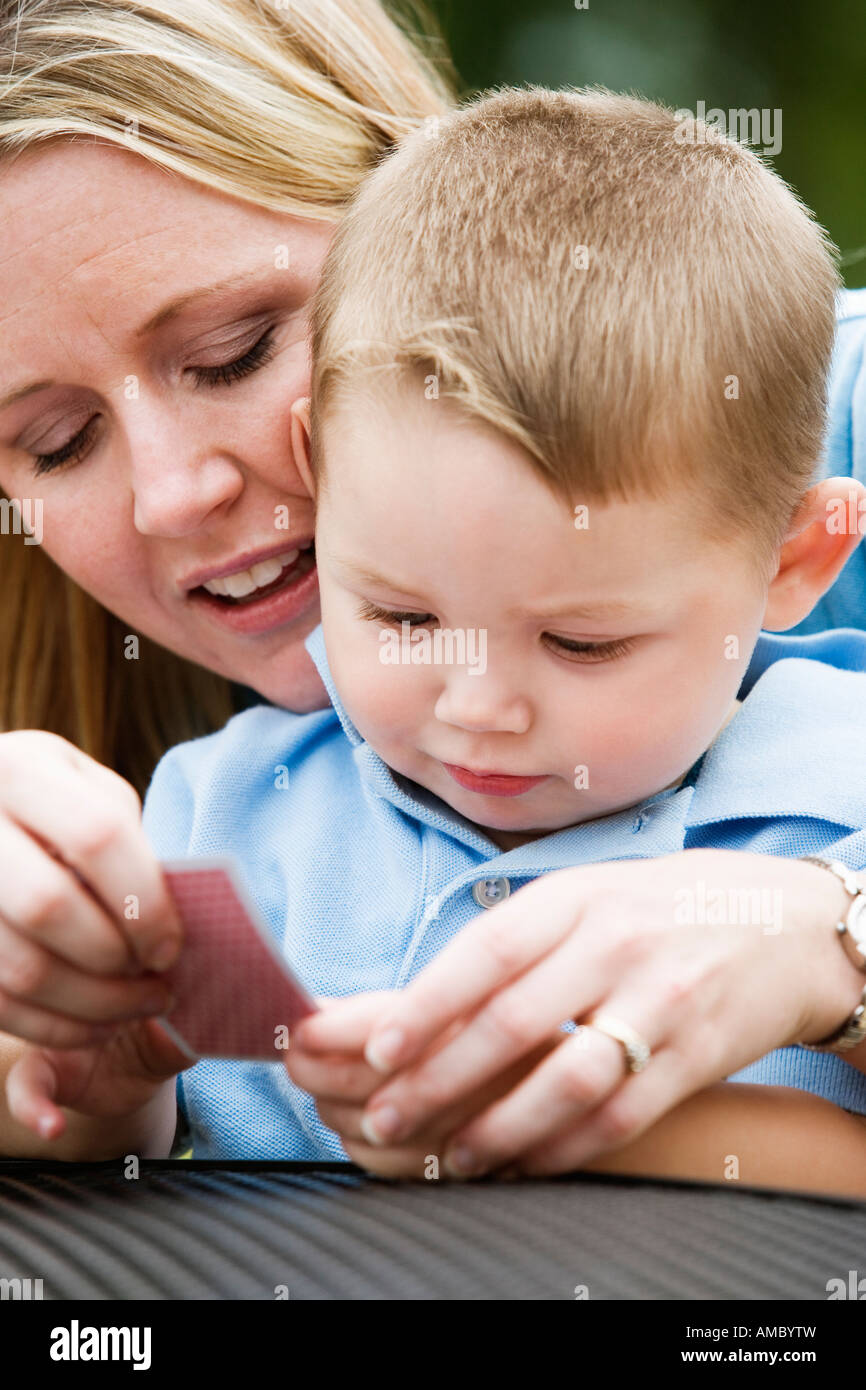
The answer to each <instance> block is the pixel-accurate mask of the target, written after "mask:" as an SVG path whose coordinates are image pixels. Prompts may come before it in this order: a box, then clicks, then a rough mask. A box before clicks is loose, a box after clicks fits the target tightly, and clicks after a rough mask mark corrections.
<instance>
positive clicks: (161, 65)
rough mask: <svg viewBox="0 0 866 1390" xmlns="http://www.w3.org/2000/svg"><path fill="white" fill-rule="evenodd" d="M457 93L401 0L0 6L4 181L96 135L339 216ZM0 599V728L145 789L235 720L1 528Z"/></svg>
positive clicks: (197, 678) (172, 661)
mask: <svg viewBox="0 0 866 1390" xmlns="http://www.w3.org/2000/svg"><path fill="white" fill-rule="evenodd" d="M392 12H393V13H392ZM395 16H397V17H402V18H403V19H404V20H405V21H406V22H405V23H404V24H400V23H398V22H397V20H396V18H395ZM410 30H411V32H410ZM453 100H454V98H453V87H452V80H451V74H450V69H449V66H448V63H447V60H446V59H445V58H444V49H443V47H442V45H441V41H440V40H439V38H438V36H437V35H436V32H435V27H434V26H433V25H432V23H431V22H430V20H429V17H426V16H425V14H424V11H423V7H422V6H421V5H418V4H415V3H414V0H405V3H391V4H389V5H387V7H386V6H385V5H384V4H382V3H380V0H290V3H281V2H280V0H135V3H130V0H0V174H2V172H3V169H4V168H5V167H8V165H9V164H10V163H11V162H13V161H14V159H15V157H16V156H17V155H19V154H23V153H24V152H25V151H28V150H30V149H32V148H34V147H37V146H39V145H41V144H42V143H44V142H46V141H55V142H56V141H63V140H68V139H73V140H74V139H87V138H94V137H95V138H96V139H97V140H101V141H103V142H109V143H113V144H117V145H121V146H123V147H125V148H126V149H129V150H132V151H134V152H135V153H137V154H139V155H140V156H141V157H142V158H143V159H147V160H149V161H151V162H153V163H155V164H157V165H160V166H161V167H162V168H164V169H169V170H172V171H173V172H174V173H176V174H178V175H181V176H182V177H184V178H187V179H190V180H192V181H193V182H194V183H196V184H198V185H201V186H204V187H207V188H212V189H215V190H218V191H219V192H220V193H228V194H231V195H233V196H234V197H236V198H240V199H242V200H245V201H247V202H249V203H250V204H252V205H254V206H257V207H264V208H273V209H276V210H278V211H282V212H285V213H286V214H287V215H295V216H299V217H308V218H317V219H319V220H326V221H337V220H338V219H339V218H340V216H341V215H342V213H343V209H344V207H345V205H346V204H347V202H348V201H349V199H350V197H351V196H352V194H353V193H354V192H355V190H356V188H357V187H358V184H359V183H360V182H361V180H362V179H363V178H364V176H365V175H366V174H367V172H368V171H369V170H370V169H372V168H373V167H374V166H375V164H376V163H377V162H378V160H379V159H380V158H381V157H382V155H383V154H384V153H386V152H387V151H388V150H389V149H390V148H391V147H392V145H393V144H394V142H395V141H397V140H399V139H400V138H402V137H403V136H405V135H407V134H408V133H409V132H410V131H412V130H414V129H415V128H416V127H417V126H419V125H420V124H421V123H422V122H423V121H424V120H426V119H427V118H428V117H436V116H437V115H438V114H441V113H443V112H445V111H447V110H448V109H449V107H450V106H451V105H452V103H453ZM21 216H22V218H26V216H27V209H26V208H22V209H21ZM58 235H62V229H59V231H58ZM0 591H2V602H0V730H8V729H15V728H22V727H24V728H41V729H47V730H50V731H51V732H53V733H57V734H61V735H63V736H65V737H66V738H68V739H70V740H71V741H72V742H74V743H76V744H77V745H78V746H79V747H80V748H82V749H84V751H85V752H87V753H90V754H92V755H93V756H94V757H97V758H99V759H100V760H101V761H103V762H105V763H107V764H108V765H109V766H111V767H114V768H115V769H116V770H117V771H118V772H121V773H123V774H124V775H125V776H127V777H128V778H129V779H130V780H132V781H133V782H134V783H135V785H136V786H138V787H139V788H140V789H143V788H144V787H145V786H146V785H147V782H148V780H149V777H150V773H151V770H152V768H153V766H154V763H155V762H156V761H157V759H158V758H159V757H160V756H161V754H162V753H163V752H164V751H165V749H166V748H167V747H169V746H170V745H171V744H173V743H177V742H179V741H180V740H182V739H187V738H191V737H193V736H194V735H196V734H198V733H205V732H208V731H209V730H211V729H214V728H218V727H219V726H220V725H221V724H223V723H224V722H225V720H226V719H227V718H228V716H229V715H230V714H231V712H232V704H231V700H230V692H229V686H228V682H227V681H225V680H224V679H223V678H222V677H220V676H216V675H214V674H213V673H212V672H210V671H205V670H203V669H202V668H201V667H198V666H193V665H191V664H190V663H189V662H186V661H183V660H182V659H181V658H180V657H177V656H174V655H173V654H172V653H170V652H168V651H165V650H164V649H163V648H161V647H158V646H157V645H156V644H154V643H152V642H148V641H147V640H146V639H145V638H143V637H142V638H141V652H140V659H139V660H137V661H128V660H125V651H126V641H125V637H126V633H127V626H126V625H125V624H124V623H122V622H121V621H120V619H118V618H115V617H114V616H113V615H112V614H111V613H109V612H108V611H107V610H106V609H105V608H103V607H102V606H101V605H100V604H99V603H97V602H96V601H95V600H94V599H92V598H91V597H90V596H89V595H88V594H86V593H85V592H84V591H83V590H82V589H80V588H79V587H78V585H77V584H75V583H74V582H73V581H72V580H71V579H70V578H69V577H68V576H67V575H65V574H64V573H63V572H62V571H61V570H60V569H59V568H58V567H57V566H56V565H55V564H54V563H53V562H52V561H51V560H50V559H49V558H48V556H47V555H46V554H45V553H44V552H43V550H42V548H41V547H40V546H25V544H24V538H23V536H18V537H13V536H4V537H3V538H2V544H0Z"/></svg>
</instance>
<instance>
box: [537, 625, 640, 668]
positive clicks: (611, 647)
mask: <svg viewBox="0 0 866 1390" xmlns="http://www.w3.org/2000/svg"><path fill="white" fill-rule="evenodd" d="M541 640H542V641H543V643H544V645H545V646H546V647H549V648H550V650H551V651H553V652H556V654H557V656H561V657H564V658H565V660H566V661H576V662H580V663H581V664H582V665H584V666H586V665H594V664H597V663H599V662H601V661H615V660H616V658H617V657H618V656H625V655H626V653H627V652H630V651H631V649H632V646H633V641H632V640H630V639H628V638H621V639H620V640H618V641H616V642H575V641H573V640H572V639H571V638H570V637H554V635H553V633H551V632H545V634H544V636H543V637H542V639H541Z"/></svg>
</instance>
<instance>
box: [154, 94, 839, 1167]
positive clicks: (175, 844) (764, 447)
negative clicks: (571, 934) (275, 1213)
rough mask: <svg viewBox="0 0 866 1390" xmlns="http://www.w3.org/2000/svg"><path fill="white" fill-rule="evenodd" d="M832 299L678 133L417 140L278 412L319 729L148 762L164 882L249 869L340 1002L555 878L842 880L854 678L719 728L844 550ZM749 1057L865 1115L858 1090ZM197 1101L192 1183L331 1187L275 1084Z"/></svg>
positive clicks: (545, 109) (481, 126)
mask: <svg viewBox="0 0 866 1390" xmlns="http://www.w3.org/2000/svg"><path fill="white" fill-rule="evenodd" d="M836 288H837V277H836V273H835V270H834V267H833V263H832V260H831V257H830V255H829V253H828V249H827V246H826V244H825V242H824V240H823V237H822V234H821V232H820V230H819V229H818V228H817V226H816V225H815V224H814V222H813V221H812V220H811V219H810V217H809V216H808V214H807V213H806V211H805V210H804V208H803V207H802V206H801V205H800V204H799V203H798V202H797V200H796V199H795V198H794V196H793V195H792V194H791V192H790V191H789V190H788V189H787V188H786V187H785V186H784V185H783V184H782V183H781V181H780V180H778V179H777V178H776V177H775V176H774V175H773V174H772V173H771V172H770V171H769V170H768V169H767V168H765V167H764V166H763V165H762V164H761V162H760V161H759V160H758V159H757V158H756V157H755V156H754V155H752V154H751V153H750V152H748V151H747V150H746V149H744V148H742V147H740V146H737V145H735V144H732V143H728V142H727V141H725V140H724V139H722V138H720V137H718V135H717V134H716V133H715V132H713V131H710V130H707V129H705V128H703V127H701V126H700V125H699V124H698V123H695V125H694V127H693V128H692V129H691V131H690V132H685V134H684V131H683V127H682V124H681V123H678V122H677V121H676V119H675V117H674V116H673V114H672V113H671V112H668V111H667V110H665V109H663V108H661V107H659V106H655V105H653V104H650V103H646V102H641V101H638V100H633V99H631V98H626V97H619V96H615V95H613V94H610V93H605V92H600V91H596V92H585V93H552V92H545V91H540V90H527V91H505V92H501V93H498V94H496V95H493V96H491V97H487V98H485V99H483V100H480V101H478V102H476V103H474V104H472V105H470V106H469V107H467V108H464V109H463V110H462V111H461V112H459V113H457V114H455V115H454V116H452V117H449V118H447V119H446V120H443V121H442V122H441V124H440V125H439V126H438V127H437V128H436V129H430V130H425V131H424V132H420V133H419V134H417V135H416V136H414V137H413V138H412V139H410V140H409V141H408V142H406V144H405V145H404V146H403V147H402V148H401V150H400V151H399V152H398V153H397V154H396V155H395V156H393V157H392V158H391V159H390V160H389V161H387V162H386V163H385V164H384V165H383V166H382V167H381V168H380V169H379V170H377V171H376V173H375V174H374V175H373V176H372V178H371V179H370V181H369V183H368V185H367V186H366V187H365V188H364V189H363V190H362V192H361V195H360V197H359V199H358V200H357V202H356V204H355V206H354V207H353V209H352V210H351V211H350V213H349V214H348V216H347V218H346V220H345V222H344V223H343V225H342V226H341V228H340V229H339V231H338V232H337V234H336V237H335V241H334V244H333V247H332V250H331V253H330V255H329V259H328V263H327V267H326V271H325V277H324V280H323V284H322V289H321V292H320V295H319V297H318V301H317V305H316V312H315V323H314V377H313V395H312V419H311V421H310V435H309V440H308V437H307V433H306V428H305V422H304V415H303V411H298V412H296V421H295V423H296V436H295V447H296V450H297V453H298V456H299V461H300V464H301V466H302V467H303V468H306V469H307V470H308V474H309V482H310V487H311V489H315V492H316V495H317V509H318V523H317V527H318V529H317V537H316V547H317V561H318V566H319V575H320V585H321V597H322V627H321V629H319V630H317V632H316V633H314V634H313V635H312V636H311V638H310V639H309V642H308V649H309V651H310V654H311V656H312V658H313V660H314V661H315V663H316V665H317V667H318V668H319V670H320V672H321V673H322V676H323V679H324V680H325V683H326V685H327V687H328V689H329V692H330V694H331V697H332V700H333V709H331V710H328V711H323V712H318V713H314V714H309V715H299V716H295V715H291V714H287V713H285V712H283V711H280V710H277V709H273V708H264V707H260V708H256V709H253V710H250V711H247V712H245V713H243V714H241V715H238V716H237V717H236V718H235V719H233V720H232V721H231V722H230V723H229V725H228V726H227V727H226V729H224V730H223V731H222V732H221V733H219V734H217V735H214V736H212V737H210V738H206V739H202V740H199V741H197V742H195V743H191V744H188V745H185V746H183V747H181V748H178V749H175V750H173V751H172V752H171V753H169V755H168V756H167V757H166V758H165V759H164V761H163V762H162V764H161V765H160V767H159V769H158V770H157V773H156V776H155V779H154V782H153V785H152V788H151V791H150V793H149V797H148V800H147V804H146V809H145V820H146V826H147V828H148V831H149V834H150V836H151V839H152V842H153V844H154V846H155V848H156V850H157V852H158V853H159V854H160V855H161V856H162V857H166V858H175V857H177V856H179V855H182V854H213V853H220V854H225V853H228V854H232V855H234V856H236V857H237V858H238V859H239V860H240V863H241V866H242V871H243V874H244V877H245V878H246V880H247V882H248V884H249V886H250V888H251V890H252V891H253V892H254V894H255V896H256V899H257V901H258V903H259V905H260V907H261V909H262V911H263V912H264V914H265V916H266V918H267V919H268V921H269V923H270V925H271V927H272V929H273V931H274V933H275V936H276V937H277V938H278V940H279V942H280V945H281V949H282V951H283V952H284V954H285V956H286V959H287V960H288V961H289V962H290V963H291V965H292V967H293V968H294V969H295V970H296V971H297V972H298V973H299V975H300V976H301V978H302V979H303V980H304V982H305V984H306V985H307V987H308V989H309V990H310V991H311V992H312V993H313V994H315V995H319V996H331V997H332V996H340V995H349V994H357V993H361V992H368V991H377V990H386V989H387V990H392V989H398V988H400V987H401V986H403V985H404V984H405V983H406V982H407V981H409V980H410V979H412V978H414V977H415V976H416V975H417V974H418V973H419V972H420V971H421V970H422V969H423V967H424V966H425V965H426V964H427V963H428V962H430V961H431V960H432V959H433V958H434V956H436V955H437V953H438V952H439V951H440V950H441V949H442V947H443V946H445V945H446V943H448V942H449V941H450V940H452V939H453V938H454V936H455V935H456V934H457V933H458V932H459V931H460V930H461V929H462V928H463V927H465V926H466V925H467V924H468V923H469V922H470V921H472V919H473V918H476V917H477V916H478V915H479V912H480V911H482V910H483V909H484V908H486V907H490V906H492V905H493V904H494V903H495V902H496V901H498V900H501V898H502V897H503V896H505V895H506V894H508V893H510V892H512V891H514V890H515V889H517V888H519V887H520V886H521V885H522V884H525V883H527V882H528V881H529V880H531V879H534V878H536V877H538V876H539V875H541V874H545V873H548V872H550V871H552V870H555V869H557V868H561V867H564V866H567V865H574V864H590V863H597V862H600V861H606V860H617V859H623V858H634V857H649V856H653V855H660V854H667V853H670V852H671V851H672V850H674V849H681V848H683V847H687V848H688V847H702V846H713V847H717V848H753V849H757V850H761V851H764V852H767V853H771V854H777V855H790V856H799V855H804V854H807V853H818V852H821V853H824V854H826V855H828V856H832V857H835V858H837V859H842V860H844V861H846V862H847V863H848V864H849V865H850V867H852V868H854V869H861V868H863V867H864V865H866V835H864V830H863V827H864V826H866V753H864V750H863V745H862V711H863V708H864V707H866V675H860V674H851V673H849V672H840V671H836V670H833V669H831V668H828V667H826V666H823V665H822V664H820V663H818V662H809V661H802V660H792V661H782V662H778V663H776V664H775V665H774V666H771V667H770V669H769V670H768V671H767V672H766V673H765V674H763V675H762V676H761V677H760V678H759V679H758V680H757V681H756V682H755V684H754V686H753V687H752V689H751V690H750V692H749V693H748V695H747V696H746V698H745V700H744V701H743V702H742V703H741V702H739V701H738V699H737V694H738V691H739V690H740V687H741V684H742V682H743V677H744V674H745V672H746V669H747V667H748V665H749V659H750V656H751V654H752V651H753V649H754V647H755V644H756V641H757V639H758V635H759V632H760V629H761V628H762V626H767V627H770V628H781V629H784V628H787V627H790V626H791V625H793V624H794V623H796V622H798V621H800V620H801V619H802V618H803V617H804V616H805V614H806V613H807V612H808V611H809V609H810V608H811V607H812V605H813V604H814V603H815V601H816V600H817V598H818V597H819V596H820V594H821V593H822V592H824V590H825V589H826V588H827V587H829V585H830V584H831V583H832V580H833V578H834V576H835V574H836V573H837V572H838V570H839V569H840V568H841V566H842V564H844V562H845V560H846V558H847V556H848V555H849V554H850V553H851V550H852V549H853V547H854V545H856V543H857V537H856V536H852V535H847V534H846V535H844V536H842V535H839V534H837V533H835V532H834V531H833V529H832V528H831V526H830V525H829V523H828V525H827V526H826V527H825V526H823V525H821V524H820V522H821V521H822V519H823V496H824V494H823V493H822V492H820V491H813V492H811V493H810V492H809V484H810V481H811V478H812V475H813V470H814V468H815V464H816V460H817V458H818V455H819V453H820V447H821V438H822V428H823V424H824V381H825V375H826V371H827V365H828V361H829V357H830V352H831V348H832V341H833V328H834V322H833V305H834V294H835V291H836ZM308 446H309V447H308ZM858 496H859V494H858ZM804 499H805V501H804ZM798 508H801V509H803V508H805V509H806V513H807V514H808V517H809V518H810V519H812V520H816V521H818V522H819V524H818V525H812V526H811V527H810V528H807V529H806V530H804V531H803V532H802V536H803V538H804V539H803V540H802V542H801V543H799V544H798V545H795V546H793V547H789V548H788V549H787V550H786V555H787V557H788V558H787V560H786V563H785V564H784V565H781V566H780V550H781V546H782V543H783V541H784V540H785V538H786V537H787V536H788V534H789V532H790V525H791V520H792V517H793V516H794V514H795V513H796V512H797V511H798ZM810 509H811V510H810ZM840 745H841V746H845V747H846V756H845V757H844V758H842V759H838V760H837V762H836V765H835V767H834V776H833V778H832V779H831V778H828V776H827V775H826V766H827V760H828V756H829V752H830V750H833V749H838V748H839V746H840ZM767 925H768V930H769V929H771V928H772V924H771V923H768V924H767ZM732 929H733V928H732ZM772 1058H775V1059H776V1061H775V1062H773V1061H772ZM765 1063H766V1065H764V1068H763V1070H761V1069H760V1065H759V1066H758V1068H757V1070H756V1069H755V1068H752V1069H750V1076H749V1079H750V1080H754V1081H763V1082H765V1083H773V1082H776V1083H778V1082H779V1081H780V1080H781V1081H784V1084H786V1085H788V1086H798V1085H799V1086H801V1087H802V1088H803V1089H805V1090H810V1091H812V1092H813V1093H815V1094H817V1095H822V1096H824V1097H826V1098H828V1099H830V1100H833V1101H835V1102H836V1104H837V1105H838V1106H840V1107H843V1108H845V1109H847V1110H849V1111H854V1112H857V1113H859V1114H860V1115H866V1075H864V1074H863V1073H862V1072H857V1071H855V1070H854V1069H853V1068H851V1067H850V1066H848V1064H847V1063H846V1062H845V1061H844V1060H843V1058H841V1057H840V1056H837V1055H829V1054H820V1055H819V1054H814V1053H810V1052H807V1051H805V1050H802V1049H799V1048H788V1049H784V1050H783V1051H781V1052H779V1053H776V1054H771V1058H770V1059H765ZM289 1066H290V1067H291V1066H292V1062H291V1060H290V1063H289ZM774 1068H775V1069H774ZM180 1094H181V1098H182V1102H183V1105H184V1108H185V1111H186V1115H187V1118H188V1121H189V1124H190V1127H191V1131H192V1135H193V1140H194V1149H195V1154H196V1156H197V1157H216V1156H232V1157H239V1158H263V1157H285V1158H314V1157H319V1158H326V1157H331V1158H339V1157H345V1153H346V1150H345V1148H344V1146H343V1144H342V1143H341V1139H340V1137H339V1135H338V1134H337V1133H335V1132H334V1131H333V1130H331V1129H329V1128H327V1127H326V1126H325V1125H324V1124H323V1123H322V1120H321V1119H320V1117H319V1115H318V1113H317V1110H316V1104H315V1098H314V1097H313V1096H312V1095H310V1094H308V1093H307V1092H305V1091H303V1090H301V1089H300V1088H299V1087H298V1086H297V1085H295V1084H294V1083H293V1082H292V1081H291V1080H290V1079H289V1077H288V1075H287V1074H286V1070H285V1069H284V1068H283V1067H280V1066H267V1065H255V1066H251V1065H248V1064H242V1063H236V1062H221V1061H215V1060H206V1061H203V1062H201V1063H199V1064H197V1065H196V1066H194V1067H193V1068H191V1069H190V1070H189V1071H187V1072H186V1073H184V1075H183V1077H182V1080H181V1084H180ZM856 1124H857V1122H856V1121H854V1120H852V1121H851V1126H852V1132H853V1129H854V1128H856ZM859 1138H860V1142H861V1144H862V1155H863V1157H866V1132H863V1133H861V1134H860V1135H859Z"/></svg>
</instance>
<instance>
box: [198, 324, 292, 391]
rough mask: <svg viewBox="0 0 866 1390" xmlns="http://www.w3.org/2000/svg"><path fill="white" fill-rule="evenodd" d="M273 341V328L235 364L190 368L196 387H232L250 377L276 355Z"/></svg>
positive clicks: (225, 363) (236, 359)
mask: <svg viewBox="0 0 866 1390" xmlns="http://www.w3.org/2000/svg"><path fill="white" fill-rule="evenodd" d="M273 339H274V329H273V327H271V328H269V329H268V331H267V332H266V333H263V334H262V336H261V338H259V340H258V342H257V343H254V344H253V346H252V347H251V348H250V349H249V351H247V352H245V353H244V354H243V356H242V357H236V358H235V359H234V361H233V362H224V363H222V364H221V365H220V366H218V367H190V368H189V370H190V371H191V372H192V374H193V376H194V377H195V383H196V386H230V385H231V383H232V382H233V381H240V380H241V378H242V377H245V376H249V375H250V374H251V373H252V372H255V371H257V370H258V369H259V367H263V366H264V365H265V363H266V362H270V360H271V358H272V357H273V355H274V341H273Z"/></svg>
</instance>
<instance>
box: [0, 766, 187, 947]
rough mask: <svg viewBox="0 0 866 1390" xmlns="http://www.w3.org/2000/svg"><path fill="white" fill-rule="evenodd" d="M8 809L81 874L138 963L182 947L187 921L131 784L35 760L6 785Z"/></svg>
mask: <svg viewBox="0 0 866 1390" xmlns="http://www.w3.org/2000/svg"><path fill="white" fill-rule="evenodd" d="M119 780H120V779H118V781H119ZM120 786H121V787H124V786H126V784H125V783H122V782H120ZM3 807H4V809H5V811H6V813H7V815H8V816H9V817H10V818H11V819H12V820H13V821H14V822H16V823H17V825H18V827H19V829H21V830H22V831H24V832H26V833H28V834H31V835H35V836H36V837H38V839H39V840H40V841H41V842H43V843H44V844H45V845H46V846H47V847H48V848H49V849H50V850H51V851H52V852H53V853H54V854H55V855H56V856H58V857H59V858H60V859H61V860H62V861H63V862H64V863H66V864H68V865H69V866H70V867H72V868H73V869H75V870H76V871H77V872H78V874H79V875H80V876H81V879H82V880H83V882H84V884H85V885H86V887H87V888H88V889H89V890H90V891H91V892H92V893H93V894H94V895H95V896H96V897H97V898H98V899H99V900H100V902H101V904H102V906H103V908H104V909H105V910H106V911H107V913H108V915H109V916H110V918H111V920H112V921H113V922H114V923H115V924H116V929H117V930H118V931H119V932H120V935H121V937H122V938H123V939H124V940H125V941H126V942H127V943H128V945H129V947H130V950H131V952H132V954H133V955H134V956H135V958H136V959H137V960H139V961H141V963H142V964H145V965H146V964H149V962H150V960H151V958H152V957H153V955H154V954H155V953H156V951H157V949H158V948H159V947H161V946H162V945H163V944H164V943H166V940H167V939H168V941H170V942H172V943H173V944H174V945H175V950H176V949H177V947H178V946H179V943H180V923H179V921H178V918H177V913H176V910H175V907H174V903H173V901H172V899H171V896H170V894H169V892H168V888H167V886H166V884H165V881H164V879H163V875H162V870H161V868H160V865H159V863H158V862H157V860H156V857H155V855H154V853H153V851H152V849H151V848H150V845H149V843H148V841H147V838H146V836H145V834H144V831H143V829H142V826H141V819H140V814H139V813H138V811H137V810H136V805H135V795H134V793H133V791H132V789H131V788H128V791H127V792H124V793H121V792H120V791H119V790H115V789H114V788H112V790H111V791H109V783H108V782H107V781H106V779H105V778H104V777H103V776H100V777H98V778H97V777H94V776H90V777H85V776H82V774H81V773H80V772H79V771H78V770H77V769H75V768H73V767H67V766H66V765H65V764H64V763H62V762H58V763H52V764H51V768H50V775H48V774H47V772H46V770H45V767H44V765H43V764H42V763H41V762H40V761H39V760H38V759H36V760H34V765H33V768H32V770H31V771H30V773H29V775H28V776H27V777H20V776H19V777H13V778H11V779H9V782H8V784H6V785H4V787H3ZM133 913H134V914H136V915H132V914H133Z"/></svg>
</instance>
